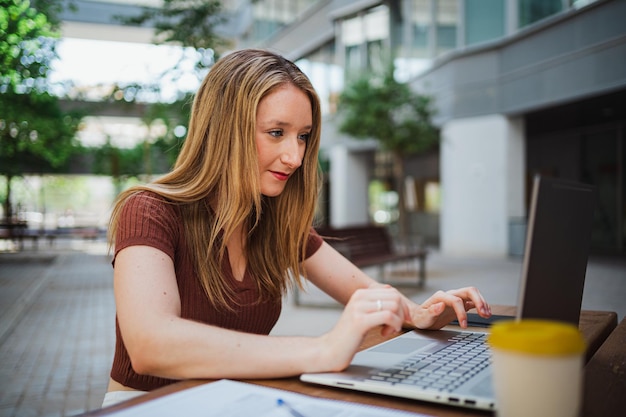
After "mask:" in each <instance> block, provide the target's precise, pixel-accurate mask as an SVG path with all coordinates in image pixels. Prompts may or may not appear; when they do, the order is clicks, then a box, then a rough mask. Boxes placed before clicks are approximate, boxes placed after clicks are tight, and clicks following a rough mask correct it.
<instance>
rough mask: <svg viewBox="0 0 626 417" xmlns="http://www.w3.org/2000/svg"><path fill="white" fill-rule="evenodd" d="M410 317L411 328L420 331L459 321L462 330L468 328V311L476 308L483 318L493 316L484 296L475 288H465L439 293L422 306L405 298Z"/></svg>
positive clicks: (408, 322)
mask: <svg viewBox="0 0 626 417" xmlns="http://www.w3.org/2000/svg"><path fill="white" fill-rule="evenodd" d="M405 303H407V308H408V311H409V317H406V319H407V324H408V325H409V326H414V327H417V328H418V329H428V330H438V329H441V328H442V327H443V326H445V325H447V324H449V323H450V322H451V321H452V320H454V319H457V320H458V321H459V325H460V326H461V327H462V328H466V327H467V311H468V310H471V309H472V308H476V311H477V312H478V314H479V315H480V316H481V317H484V318H489V317H490V316H491V307H489V304H487V302H486V301H485V299H484V298H483V296H482V294H481V293H480V291H478V289H476V288H474V287H465V288H460V289H456V290H450V291H445V292H444V291H437V292H436V293H435V294H433V295H432V296H431V297H430V298H428V299H427V300H426V301H424V302H423V303H422V304H416V303H414V302H413V301H411V300H409V299H408V298H405Z"/></svg>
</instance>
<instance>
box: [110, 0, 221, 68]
mask: <svg viewBox="0 0 626 417" xmlns="http://www.w3.org/2000/svg"><path fill="white" fill-rule="evenodd" d="M221 11H222V4H221V2H220V1H216V0H163V4H162V7H161V8H154V7H144V8H143V9H142V13H141V14H139V15H138V16H134V17H123V16H117V19H118V20H120V21H121V22H122V23H125V24H128V25H143V24H146V23H152V24H153V25H154V29H155V39H156V40H155V43H157V44H162V43H172V44H178V45H182V46H189V47H192V48H194V49H196V50H197V51H198V52H200V54H199V59H198V61H197V62H196V68H200V69H201V68H208V67H210V66H211V65H212V64H213V55H212V51H213V50H214V49H216V48H218V47H220V46H224V45H225V40H224V39H222V38H221V37H219V36H218V35H217V34H216V33H215V27H216V26H217V25H219V24H220V23H222V22H223V21H224V18H223V17H222V15H221V14H220V12H221ZM207 51H210V52H211V53H206V52H207Z"/></svg>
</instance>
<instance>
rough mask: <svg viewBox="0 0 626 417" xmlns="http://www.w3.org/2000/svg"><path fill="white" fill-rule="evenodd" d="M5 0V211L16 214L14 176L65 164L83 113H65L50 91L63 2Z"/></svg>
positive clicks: (1, 32) (1, 170)
mask: <svg viewBox="0 0 626 417" xmlns="http://www.w3.org/2000/svg"><path fill="white" fill-rule="evenodd" d="M34 4H39V5H41V7H43V9H42V10H44V11H46V12H47V13H50V14H51V18H50V19H48V17H47V16H46V14H45V13H43V12H42V11H41V10H38V9H36V8H35V7H33V6H32V5H31V3H30V2H29V1H28V0H0V6H2V7H1V8H0V175H5V176H6V177H7V191H6V200H5V202H4V204H5V215H7V216H10V215H11V204H10V198H11V193H10V184H11V177H13V176H17V175H21V174H22V173H23V172H25V171H29V172H33V171H36V170H37V169H43V168H44V167H46V166H49V167H53V168H54V167H59V166H60V165H61V164H63V162H65V161H66V160H67V159H68V157H69V156H70V155H71V154H72V153H73V152H74V151H76V150H77V141H76V139H75V134H76V131H77V129H78V125H79V123H80V120H81V115H80V114H79V113H78V112H64V111H63V110H62V109H61V107H60V105H59V101H58V98H57V97H54V96H52V95H50V94H49V93H48V92H47V87H48V84H47V76H48V72H49V70H50V63H51V61H52V60H53V59H54V58H55V57H56V52H55V45H56V39H55V38H56V37H57V36H58V32H57V31H56V26H57V25H58V22H59V20H58V18H57V17H56V15H55V14H54V13H56V12H58V10H59V9H58V7H59V2H58V1H55V0H50V1H43V0H41V1H36V2H34Z"/></svg>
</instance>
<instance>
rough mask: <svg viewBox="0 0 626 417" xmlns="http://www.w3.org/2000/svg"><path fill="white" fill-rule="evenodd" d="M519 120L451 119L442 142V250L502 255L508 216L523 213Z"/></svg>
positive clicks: (500, 117)
mask: <svg viewBox="0 0 626 417" xmlns="http://www.w3.org/2000/svg"><path fill="white" fill-rule="evenodd" d="M525 159H526V158H525V140H524V124H523V120H522V119H521V118H513V119H512V118H507V117H506V116H503V115H499V114H495V115H488V116H480V117H473V118H466V119H457V120H451V121H449V122H447V123H445V124H444V126H443V129H442V144H441V185H442V209H441V250H442V251H443V252H445V253H449V254H459V255H479V256H506V255H507V254H508V247H509V246H508V243H509V242H508V237H509V236H508V233H509V222H510V219H511V218H518V217H522V216H524V215H525V204H524V195H525V189H524V187H525V181H524V178H525Z"/></svg>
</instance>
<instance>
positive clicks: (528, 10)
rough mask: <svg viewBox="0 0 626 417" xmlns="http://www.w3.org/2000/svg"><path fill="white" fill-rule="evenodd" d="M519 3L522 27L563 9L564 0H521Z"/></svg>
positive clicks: (520, 24) (520, 25)
mask: <svg viewBox="0 0 626 417" xmlns="http://www.w3.org/2000/svg"><path fill="white" fill-rule="evenodd" d="M518 4H519V27H520V28H522V27H524V26H528V25H530V24H531V23H535V22H537V21H539V20H541V19H544V18H546V17H548V16H551V15H553V14H556V13H559V12H560V11H561V10H563V0H519V3H518Z"/></svg>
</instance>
